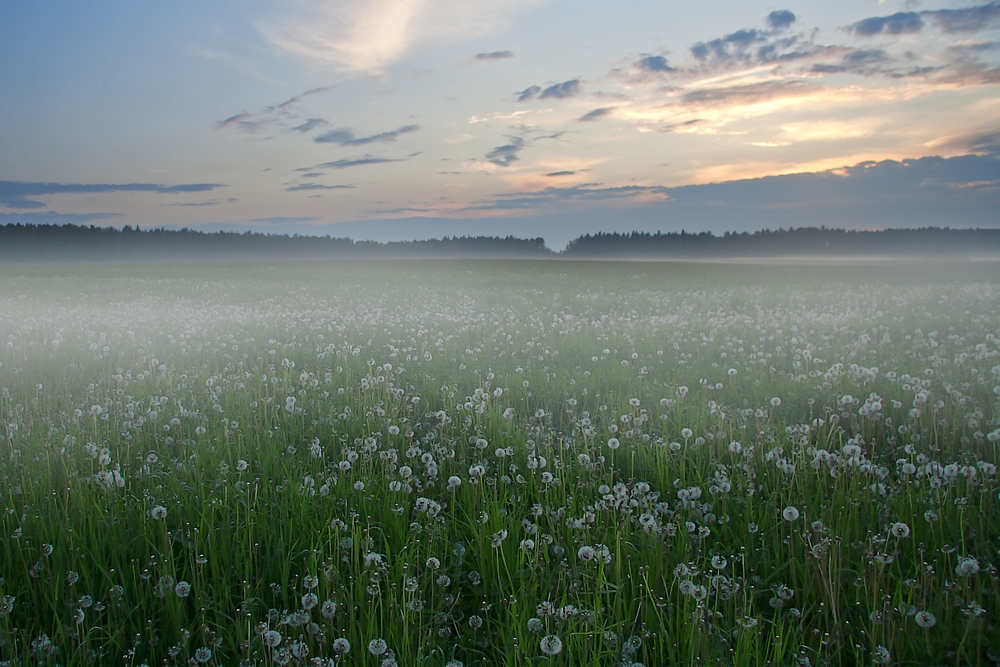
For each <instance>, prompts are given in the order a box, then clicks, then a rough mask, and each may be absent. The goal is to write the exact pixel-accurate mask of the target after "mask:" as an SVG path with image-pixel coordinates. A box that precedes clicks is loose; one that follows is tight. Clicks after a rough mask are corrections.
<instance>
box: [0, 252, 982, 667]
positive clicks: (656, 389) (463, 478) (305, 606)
mask: <svg viewBox="0 0 1000 667" xmlns="http://www.w3.org/2000/svg"><path fill="white" fill-rule="evenodd" d="M997 268H998V267H997V266H996V265H995V264H988V263H983V264H966V265H962V266H951V265H946V264H933V263H926V262H925V263H922V264H916V263H904V262H899V263H893V264H889V265H874V264H857V265H851V266H795V265H781V266H767V265H725V264H697V263H662V264H661V263H628V262H622V263H602V262H562V261H538V262H396V263H389V262H368V263H340V264H325V263H303V264H278V265H272V266H265V265H260V266H258V265H235V264H233V265H220V266H208V265H196V266H184V267H175V266H153V267H128V266H119V267H106V266H104V267H101V266H97V267H72V266H59V267H44V268H43V267H18V269H17V270H16V271H15V270H14V269H11V268H0V281H2V282H3V284H4V285H5V286H7V289H6V290H5V291H4V293H3V294H2V295H0V364H2V365H0V424H2V425H3V430H2V431H0V435H2V436H3V444H2V446H0V457H2V463H0V510H2V512H0V597H2V598H3V600H4V602H3V604H2V605H0V665H34V664H52V665H57V664H58V665H103V664H125V665H136V666H138V665H143V664H145V665H163V664H165V665H182V664H202V663H200V662H199V661H200V660H205V661H206V664H212V665H275V664H292V665H311V664H323V665H326V664H352V665H354V664H359V665H360V664H368V665H381V664H383V663H384V661H385V660H386V659H387V658H388V657H389V656H395V660H396V661H397V662H398V663H399V664H402V665H442V666H443V665H446V664H449V662H450V661H458V662H460V663H461V664H464V665H495V664H504V665H544V664H566V665H608V664H615V665H617V664H622V665H632V664H634V663H640V664H644V665H660V664H721V665H759V664H772V665H805V664H811V665H824V664H825V665H841V664H872V663H873V662H879V661H881V660H882V659H883V658H884V659H885V660H884V664H947V665H964V664H972V665H975V664H984V665H986V664H994V663H997V662H998V660H1000V642H998V641H997V639H996V638H995V637H997V636H1000V633H998V632H997V630H996V627H995V623H996V620H995V619H996V616H997V614H998V613H1000V592H998V591H1000V588H998V584H1000V582H998V577H997V570H996V567H995V562H996V559H997V556H998V548H1000V543H998V542H997V540H998V535H1000V512H998V510H1000V507H998V505H1000V497H998V491H1000V481H998V479H997V475H996V466H997V464H998V463H1000V456H998V446H1000V445H998V443H997V441H998V440H1000V409H998V408H1000V337H998V335H1000V334H998V328H997V327H998V323H1000V284H998V280H997V276H998V275H1000V272H998V271H997ZM736 443H738V444H736ZM614 445H617V447H615V446H614ZM452 477H455V478H457V479H458V480H459V481H460V484H458V485H457V486H456V485H454V484H449V479H450V478H452ZM154 507H163V508H165V509H166V516H165V518H163V519H162V520H159V519H157V518H155V517H154V516H153V515H152V514H151V510H153V508H154ZM786 508H795V510H797V514H798V516H797V518H794V520H786V518H784V517H783V512H784V511H785V510H786ZM795 514H796V512H792V511H791V510H789V512H788V516H789V517H792V516H794V515H795ZM904 524H905V525H904ZM181 582H186V584H187V586H185V585H183V584H182V583H181ZM188 588H189V592H188ZM183 593H187V594H186V595H181V594H183ZM313 595H314V596H315V598H313V597H312V596H313ZM334 609H335V613H331V611H332V610H334ZM917 612H930V613H931V614H933V617H934V619H935V623H934V625H933V626H932V627H927V628H924V627H921V625H920V624H918V623H917V620H920V621H921V623H922V624H923V625H927V622H926V618H927V615H926V614H923V613H921V614H920V615H917ZM269 631H276V632H277V633H279V634H280V642H278V644H277V645H276V646H274V645H269V644H268V643H267V642H266V641H265V640H267V641H268V642H270V644H274V642H275V639H276V635H274V633H273V632H272V633H271V634H266V633H268V632H269ZM547 635H555V636H557V637H558V638H559V640H560V643H561V647H562V648H561V650H560V652H559V653H558V654H554V655H547V654H546V653H545V652H544V651H543V642H542V638H543V637H545V636H547ZM338 638H342V639H346V640H347V641H348V642H349V643H350V647H351V648H350V652H349V653H347V654H346V655H343V654H338V653H337V652H335V650H334V640H336V639H338ZM378 638H381V639H384V641H385V642H386V645H387V651H386V652H385V653H383V654H382V655H380V656H375V655H372V654H371V653H370V652H369V642H370V641H372V640H375V639H378ZM547 646H548V643H546V647H547ZM199 649H208V650H210V653H211V656H210V657H208V656H209V651H205V650H202V651H201V652H199ZM886 656H887V657H886ZM317 659H321V660H317ZM192 661H193V663H192ZM388 664H393V663H392V662H391V661H390V662H389V663H388ZM452 664H455V663H454V662H452Z"/></svg>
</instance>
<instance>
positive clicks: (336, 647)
mask: <svg viewBox="0 0 1000 667" xmlns="http://www.w3.org/2000/svg"><path fill="white" fill-rule="evenodd" d="M330 648H332V649H333V652H334V653H335V654H336V655H346V654H348V653H350V652H351V642H349V641H347V638H346V637H337V638H336V639H334V640H333V643H332V644H331V645H330Z"/></svg>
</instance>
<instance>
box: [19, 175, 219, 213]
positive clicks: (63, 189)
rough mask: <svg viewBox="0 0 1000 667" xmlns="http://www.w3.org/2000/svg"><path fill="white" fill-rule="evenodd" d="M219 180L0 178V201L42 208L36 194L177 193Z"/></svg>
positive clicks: (208, 188) (198, 189)
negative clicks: (163, 182)
mask: <svg viewBox="0 0 1000 667" xmlns="http://www.w3.org/2000/svg"><path fill="white" fill-rule="evenodd" d="M224 187H226V186H225V185H223V184H221V183H185V184H180V185H159V184H156V183H121V184H116V183H35V182H24V181H0V205H3V206H6V207H7V208H21V209H30V208H44V207H45V206H47V204H45V203H43V202H40V201H38V200H37V199H35V198H36V197H42V196H45V195H62V194H96V193H105V192H157V193H161V194H178V193H181V192H209V191H211V190H215V189H216V188H224Z"/></svg>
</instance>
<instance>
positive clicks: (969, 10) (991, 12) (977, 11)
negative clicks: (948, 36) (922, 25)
mask: <svg viewBox="0 0 1000 667" xmlns="http://www.w3.org/2000/svg"><path fill="white" fill-rule="evenodd" d="M921 14H923V15H924V16H928V17H930V19H931V21H932V22H933V23H934V24H935V25H936V26H937V27H938V28H940V29H941V30H943V31H944V32H948V33H956V32H979V31H980V30H988V29H990V28H995V27H996V26H997V25H998V24H1000V2H987V3H986V4H983V5H977V6H975V7H963V8H960V9H937V10H929V11H925V12H921Z"/></svg>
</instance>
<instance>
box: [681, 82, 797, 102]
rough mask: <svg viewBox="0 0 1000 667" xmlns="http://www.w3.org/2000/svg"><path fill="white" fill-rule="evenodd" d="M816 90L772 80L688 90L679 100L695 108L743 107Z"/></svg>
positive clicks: (795, 83)
mask: <svg viewBox="0 0 1000 667" xmlns="http://www.w3.org/2000/svg"><path fill="white" fill-rule="evenodd" d="M816 90H817V89H816V87H815V86H813V85H812V84H810V83H807V82H805V81H797V80H794V79H788V80H782V79H772V80H769V81H761V82H759V83H748V84H740V85H736V86H726V87H722V88H701V89H694V90H689V91H688V92H686V93H684V95H683V96H682V98H681V100H682V102H683V103H684V104H687V105H696V106H727V105H745V104H757V103H760V102H768V101H770V100H773V99H777V98H784V97H798V96H801V95H808V94H811V93H813V92H815V91H816Z"/></svg>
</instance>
